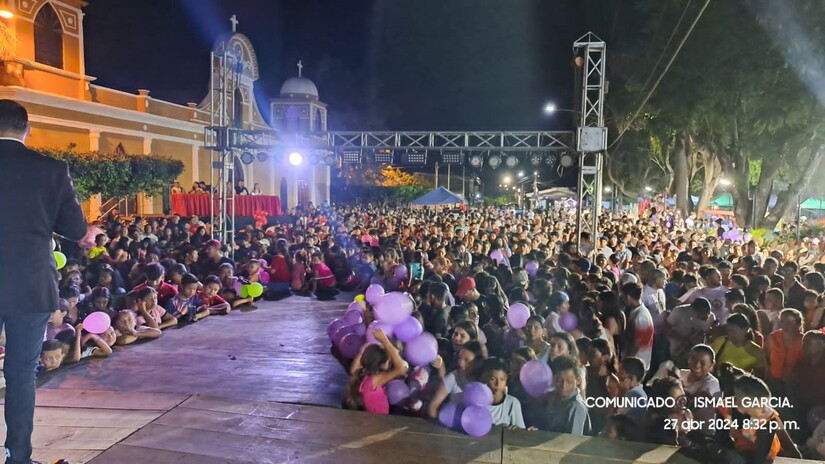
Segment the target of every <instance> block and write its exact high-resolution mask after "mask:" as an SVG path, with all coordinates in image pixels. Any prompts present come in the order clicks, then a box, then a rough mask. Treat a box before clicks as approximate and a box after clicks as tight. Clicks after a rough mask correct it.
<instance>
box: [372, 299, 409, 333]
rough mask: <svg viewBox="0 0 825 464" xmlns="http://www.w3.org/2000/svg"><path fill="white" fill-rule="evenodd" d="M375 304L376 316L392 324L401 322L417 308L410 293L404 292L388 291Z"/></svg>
mask: <svg viewBox="0 0 825 464" xmlns="http://www.w3.org/2000/svg"><path fill="white" fill-rule="evenodd" d="M374 306H375V307H374V308H373V310H374V312H375V317H376V318H377V319H379V320H382V321H385V322H387V323H388V324H391V325H395V324H398V323H400V322H401V321H403V320H404V318H406V317H407V316H409V315H410V314H412V313H413V311H414V310H415V303H414V302H413V300H412V297H411V296H410V294H409V293H402V292H392V293H387V294H386V295H384V296H382V297H381V298H380V299H379V300H378V302H376V303H375V304H374Z"/></svg>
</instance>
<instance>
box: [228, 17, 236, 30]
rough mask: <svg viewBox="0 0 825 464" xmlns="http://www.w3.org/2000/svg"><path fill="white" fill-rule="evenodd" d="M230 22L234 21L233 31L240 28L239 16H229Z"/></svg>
mask: <svg viewBox="0 0 825 464" xmlns="http://www.w3.org/2000/svg"><path fill="white" fill-rule="evenodd" d="M229 22H230V23H232V32H237V30H238V17H237V16H235V15H232V16H230V17H229Z"/></svg>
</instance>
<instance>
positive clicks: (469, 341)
mask: <svg viewBox="0 0 825 464" xmlns="http://www.w3.org/2000/svg"><path fill="white" fill-rule="evenodd" d="M667 217H670V216H667V215H665V214H661V213H660V214H658V215H657V214H656V208H652V209H651V210H648V211H647V212H646V214H645V216H644V217H630V216H626V215H619V214H609V213H605V216H604V217H603V220H602V221H601V231H600V232H601V233H600V234H599V236H598V237H590V236H588V235H587V234H586V233H585V234H582V236H581V240H580V244H579V245H577V236H576V231H575V226H574V225H573V223H572V222H571V221H569V217H568V216H567V215H566V214H565V212H564V211H552V210H551V211H547V212H536V213H529V214H527V213H525V214H515V212H513V211H508V210H502V209H495V208H471V209H468V210H465V209H462V210H454V211H448V210H440V211H433V210H422V209H404V208H389V207H380V206H366V205H365V206H354V207H343V206H342V207H329V206H325V207H321V208H318V209H314V208H312V209H309V210H308V211H303V212H300V213H299V214H298V215H296V216H295V217H292V218H291V219H290V220H288V221H281V222H280V223H277V224H273V225H270V226H268V227H267V226H264V227H263V228H261V229H256V228H255V227H254V226H248V227H246V228H244V229H242V230H240V231H239V232H238V233H237V235H236V238H235V241H234V243H232V244H231V245H230V246H231V248H232V249H231V250H230V249H228V248H227V247H226V246H224V245H222V244H221V243H220V242H218V241H216V240H213V239H211V237H210V233H209V228H210V227H209V224H205V223H204V222H202V221H201V220H200V219H199V218H198V217H192V218H187V219H184V218H180V217H179V216H175V215H173V216H171V217H168V218H155V219H141V218H135V219H134V220H133V221H127V220H123V219H121V218H118V219H109V220H106V221H102V222H101V223H99V224H97V225H98V226H99V227H100V230H99V232H100V233H98V234H97V235H96V236H95V238H94V242H95V243H94V246H91V247H89V248H81V247H80V246H79V245H78V244H76V243H73V242H65V241H64V242H62V243H61V246H62V249H63V252H64V253H65V254H66V255H67V256H68V257H69V259H68V262H67V264H66V266H65V267H64V268H63V269H62V270H61V276H62V278H61V281H60V284H59V289H60V290H59V292H60V293H59V294H60V304H59V307H58V308H57V309H56V311H55V313H54V315H53V317H52V319H51V320H50V322H49V326H48V330H47V332H46V334H45V336H44V342H43V350H42V356H41V370H42V371H50V370H53V369H56V368H58V367H59V366H60V365H62V364H65V363H72V362H77V361H79V360H80V359H82V358H85V357H103V356H110V355H111V354H112V347H113V346H116V345H127V344H130V343H134V342H136V341H139V340H142V339H154V338H158V337H160V336H162V334H163V331H164V330H166V329H168V328H170V327H174V326H180V325H186V324H191V323H196V322H197V321H198V320H200V319H202V318H204V317H215V316H223V315H226V314H229V313H231V312H232V311H233V310H234V309H236V308H239V307H242V306H251V305H255V301H254V300H255V299H254V298H252V297H249V296H242V292H240V291H239V290H240V287H241V285H244V284H248V283H256V282H258V283H262V284H264V285H265V287H266V292H265V294H264V295H263V297H264V298H266V299H280V298H284V297H287V296H289V295H293V294H297V295H304V296H313V297H315V298H318V299H319V300H325V299H334V298H336V295H337V294H338V292H339V291H341V290H344V291H353V292H359V291H363V290H364V289H365V288H366V287H367V286H369V285H370V284H374V283H378V284H380V285H382V286H384V287H385V288H386V289H387V291H392V290H403V291H406V292H409V293H410V294H411V295H412V296H413V297H414V299H415V301H416V310H415V312H414V313H413V315H414V316H415V317H417V318H419V320H420V322H421V324H422V325H423V327H424V329H425V330H426V331H428V332H430V333H432V334H433V335H435V336H436V337H437V339H438V343H439V356H438V357H437V359H436V361H435V362H433V363H432V365H430V366H412V367H410V366H408V365H407V363H405V362H404V361H403V353H399V348H401V347H402V345H401V344H400V343H397V341H396V340H394V339H393V338H392V337H391V336H387V334H384V333H383V332H376V333H374V334H373V335H374V337H375V339H376V341H377V343H376V344H371V345H367V346H365V347H364V348H363V349H362V351H361V353H360V354H359V355H358V356H357V357H356V359H355V360H354V361H353V362H352V363H351V365H349V363H348V366H347V367H348V368H349V370H350V373H351V379H350V385H349V386H348V388H347V389H346V392H345V401H344V403H345V405H346V406H347V407H351V408H360V409H367V410H369V411H372V412H379V413H389V412H393V413H400V414H411V415H420V416H424V417H433V418H435V417H437V416H438V413H439V411H440V409H441V408H443V407H444V406H445V405H446V404H448V403H449V402H460V398H461V393H462V389H463V387H464V386H466V385H467V384H468V383H470V382H476V381H480V382H482V383H484V384H486V385H487V386H488V387H489V388H490V390H491V391H492V393H493V397H494V403H493V405H492V406H490V409H491V412H492V415H493V417H494V422H495V425H499V426H505V427H518V428H529V429H539V430H547V431H554V432H564V433H573V434H579V435H599V434H601V435H602V436H605V437H608V438H611V439H616V440H631V441H648V442H653V443H661V444H673V445H681V447H682V449H683V450H685V452H689V453H694V454H695V455H700V454H701V456H704V457H707V458H708V459H709V460H712V459H714V458H713V457H714V456H715V457H717V458H718V461H719V462H760V463H761V462H768V461H770V460H771V459H772V458H774V457H776V456H798V455H799V454H798V453H799V451H798V450H802V452H803V453H805V455H807V456H811V457H816V458H823V457H825V422H823V423H820V424H819V425H818V424H816V423H813V424H811V423H810V421H809V420H808V419H809V418H808V417H807V416H806V415H807V414H808V412H809V411H814V412H815V411H817V408H818V407H822V406H825V397H822V395H819V394H818V391H817V390H818V388H819V385H823V384H825V369H822V368H821V365H823V363H825V332H823V331H822V327H823V325H825V318H823V312H824V311H825V303H824V302H823V295H825V278H823V272H825V264H822V263H819V262H816V263H815V264H814V265H813V266H800V265H798V264H797V263H796V262H795V261H793V260H792V259H789V257H788V256H786V255H784V254H783V252H781V251H779V250H761V249H760V248H759V245H758V244H757V243H756V242H755V241H754V240H751V239H750V238H749V237H744V238H745V239H747V240H741V243H740V241H733V240H730V239H724V238H722V231H720V230H717V228H716V227H715V226H716V225H715V224H714V223H709V224H708V227H707V228H702V227H700V226H699V225H694V226H693V227H692V228H688V227H686V226H685V225H684V223H680V222H677V221H673V220H667V219H666V218H667ZM229 255H231V256H232V258H231V259H230V258H229V257H228V256H229ZM398 266H406V267H407V269H408V273H406V276H405V277H404V278H403V279H399V278H398V277H397V275H396V273H395V272H394V270H395V269H396V268H397V267H398ZM517 302H521V303H524V304H526V305H528V307H529V308H530V311H531V316H530V318H529V320H528V322H527V324H526V326H525V327H523V328H519V329H515V328H511V327H510V326H509V324H508V320H507V309H508V307H509V306H510V305H512V304H514V303H517ZM97 311H103V312H106V313H107V314H109V316H110V319H111V321H112V326H111V327H110V328H109V329H108V330H106V331H104V332H102V333H94V334H93V333H89V332H88V331H86V330H84V328H83V321H84V319H85V318H86V317H88V316H89V315H90V314H92V313H94V312H97ZM567 314H573V315H575V318H574V319H573V320H574V321H575V324H574V325H573V326H570V324H569V323H565V322H563V321H569V320H570V317H569V316H565V315H567ZM371 319H372V317H371V311H370V308H369V306H368V308H367V310H366V312H365V318H364V324H365V325H367V324H369V323H370V322H371ZM533 360H540V361H541V362H543V363H547V364H548V365H549V366H550V368H551V369H552V372H553V382H554V387H555V388H554V389H553V390H552V391H551V392H549V393H547V394H544V395H541V396H540V397H533V396H531V395H529V394H527V392H526V389H525V388H524V386H523V385H521V379H520V370H521V368H522V366H524V365H525V363H528V362H529V361H533ZM394 379H403V380H405V382H407V383H408V384H409V385H411V386H412V387H413V388H412V391H413V392H414V394H412V395H410V397H409V398H408V399H407V400H405V401H404V402H403V403H401V404H398V405H396V406H392V407H390V406H389V404H388V403H387V397H386V392H385V391H384V386H385V385H386V384H387V383H388V382H389V381H391V380H394ZM668 398H670V399H671V401H667V399H668ZM707 398H712V399H715V400H718V402H713V401H709V400H705V401H702V400H701V399H707ZM749 398H750V399H754V398H755V399H759V398H763V399H766V400H765V401H764V402H756V405H755V406H753V405H752V407H747V406H745V405H744V403H747V401H746V400H747V399H749ZM725 399H733V400H735V401H734V402H725V401H724V400H725ZM645 400H648V401H645ZM674 400H678V401H674ZM757 423H758V424H761V425H762V426H761V427H760V426H754V425H753V424H757ZM785 424H788V426H787V427H786V426H785ZM794 442H795V443H798V444H799V446H797V445H794Z"/></svg>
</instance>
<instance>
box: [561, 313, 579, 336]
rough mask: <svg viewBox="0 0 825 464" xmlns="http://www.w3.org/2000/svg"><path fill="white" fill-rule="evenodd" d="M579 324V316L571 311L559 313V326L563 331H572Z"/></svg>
mask: <svg viewBox="0 0 825 464" xmlns="http://www.w3.org/2000/svg"><path fill="white" fill-rule="evenodd" d="M578 326H579V318H577V317H576V315H575V314H573V313H564V314H560V315H559V327H561V329H562V330H564V331H565V332H572V331H574V330H576V328H577V327H578Z"/></svg>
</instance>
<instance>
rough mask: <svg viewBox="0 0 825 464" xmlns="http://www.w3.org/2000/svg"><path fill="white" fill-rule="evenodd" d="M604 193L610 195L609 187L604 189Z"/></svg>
mask: <svg viewBox="0 0 825 464" xmlns="http://www.w3.org/2000/svg"><path fill="white" fill-rule="evenodd" d="M604 191H605V193H610V192H612V190H611V189H610V187H605V188H604Z"/></svg>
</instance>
